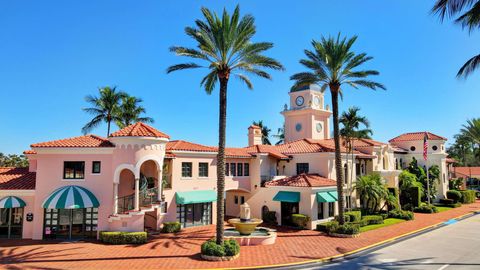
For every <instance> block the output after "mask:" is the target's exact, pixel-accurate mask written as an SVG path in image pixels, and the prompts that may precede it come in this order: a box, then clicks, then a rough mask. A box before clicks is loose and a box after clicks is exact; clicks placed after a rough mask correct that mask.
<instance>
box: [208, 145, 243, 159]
mask: <svg viewBox="0 0 480 270" xmlns="http://www.w3.org/2000/svg"><path fill="white" fill-rule="evenodd" d="M215 151H216V149H215ZM225 156H226V157H227V158H251V157H252V154H251V152H250V151H249V149H248V148H235V147H226V148H225Z"/></svg>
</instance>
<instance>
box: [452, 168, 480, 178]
mask: <svg viewBox="0 0 480 270" xmlns="http://www.w3.org/2000/svg"><path fill="white" fill-rule="evenodd" d="M452 171H453V172H455V174H457V177H462V176H463V177H470V176H472V177H478V176H479V175H480V167H453V169H452Z"/></svg>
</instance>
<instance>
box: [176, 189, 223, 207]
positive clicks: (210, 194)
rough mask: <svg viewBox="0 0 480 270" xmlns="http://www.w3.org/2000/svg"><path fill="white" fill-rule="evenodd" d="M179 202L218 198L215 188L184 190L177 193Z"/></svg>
mask: <svg viewBox="0 0 480 270" xmlns="http://www.w3.org/2000/svg"><path fill="white" fill-rule="evenodd" d="M175 200H176V202H177V204H191V203H204V202H213V201H216V200H217V192H216V191H215V190H195V191H183V192H177V193H176V194H175Z"/></svg>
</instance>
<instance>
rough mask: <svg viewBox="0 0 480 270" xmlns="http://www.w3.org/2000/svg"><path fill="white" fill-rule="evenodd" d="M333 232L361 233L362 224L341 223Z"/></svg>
mask: <svg viewBox="0 0 480 270" xmlns="http://www.w3.org/2000/svg"><path fill="white" fill-rule="evenodd" d="M333 233H338V234H349V235H353V234H359V233H360V226H358V225H354V224H343V225H339V226H338V227H337V228H336V229H335V230H334V231H333Z"/></svg>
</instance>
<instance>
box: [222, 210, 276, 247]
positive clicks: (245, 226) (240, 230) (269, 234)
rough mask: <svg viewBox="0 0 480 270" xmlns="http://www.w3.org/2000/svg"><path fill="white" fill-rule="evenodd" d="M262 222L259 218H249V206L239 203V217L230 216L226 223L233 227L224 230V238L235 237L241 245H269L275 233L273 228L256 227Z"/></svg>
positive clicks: (272, 241) (273, 239) (274, 237)
mask: <svg viewBox="0 0 480 270" xmlns="http://www.w3.org/2000/svg"><path fill="white" fill-rule="evenodd" d="M262 222H263V220H261V219H259V218H250V206H249V205H248V204H247V203H244V204H242V205H240V218H231V219H229V220H228V223H230V224H231V225H233V226H234V227H235V229H233V228H230V229H226V230H225V238H227V239H235V240H236V241H237V242H239V244H240V245H242V246H253V245H270V244H273V243H275V239H276V238H277V235H276V233H275V231H274V230H271V229H268V228H263V227H258V228H257V226H258V225H260V224H261V223H262Z"/></svg>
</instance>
